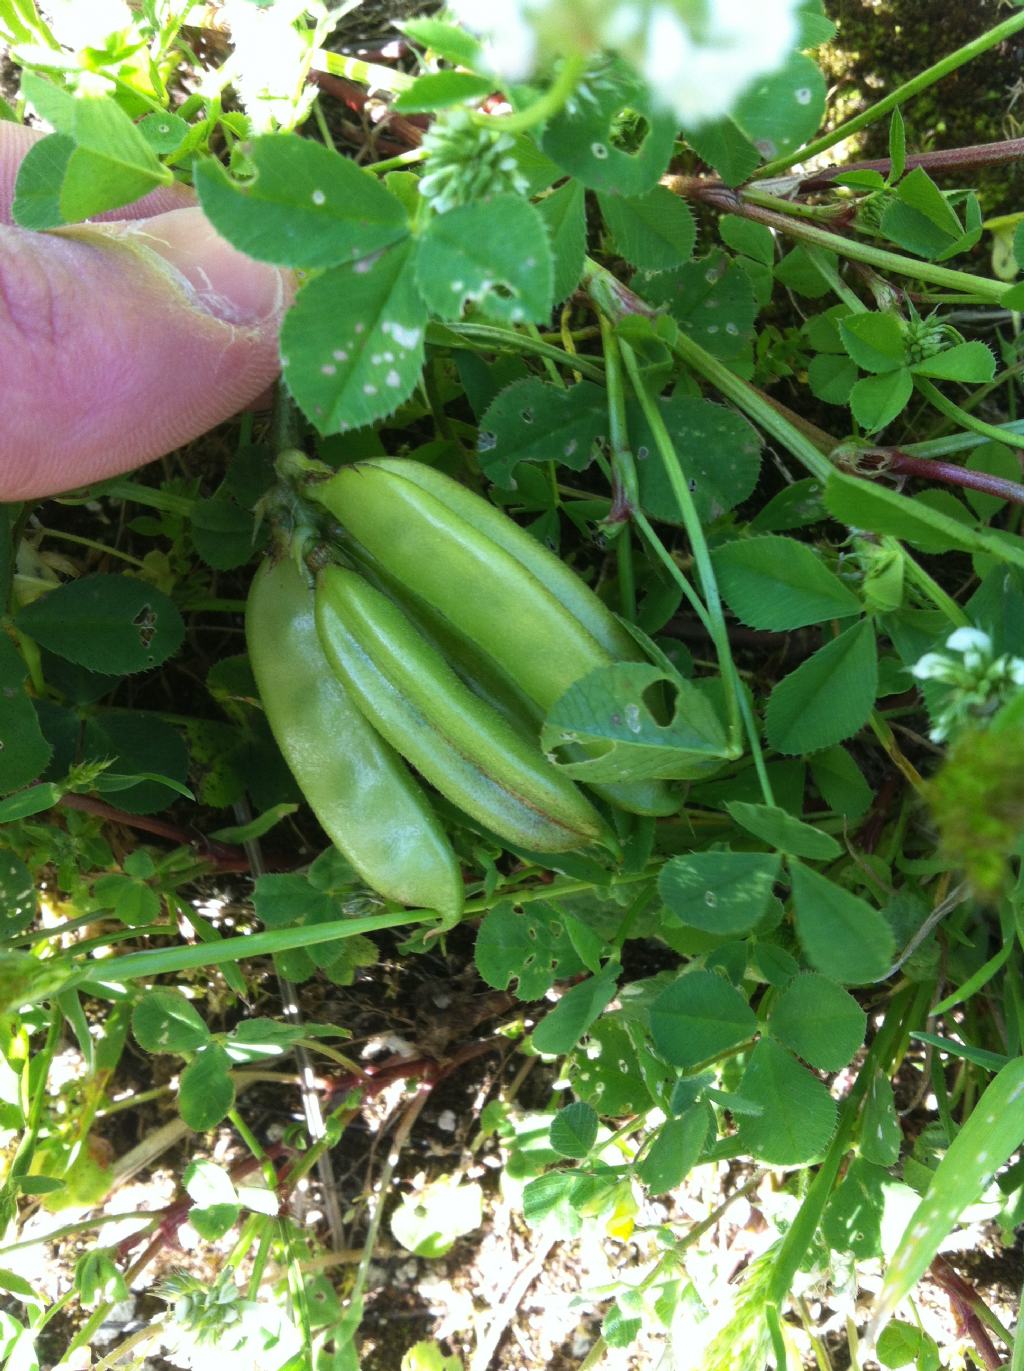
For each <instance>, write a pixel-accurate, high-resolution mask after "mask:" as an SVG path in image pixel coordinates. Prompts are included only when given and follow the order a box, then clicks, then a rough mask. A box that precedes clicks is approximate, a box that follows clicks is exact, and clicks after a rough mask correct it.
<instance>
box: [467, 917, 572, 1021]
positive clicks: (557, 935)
mask: <svg viewBox="0 0 1024 1371" xmlns="http://www.w3.org/2000/svg"><path fill="white" fill-rule="evenodd" d="M474 956H475V959H476V968H477V970H478V971H479V972H480V975H481V977H482V978H483V979H484V980H485V981H486V982H487V984H488V985H490V986H493V987H494V988H495V990H506V989H507V988H508V986H509V985H510V984H511V982H512V981H513V980H514V981H515V982H516V995H517V996H518V997H519V999H521V1000H539V999H540V998H541V996H542V995H545V994H547V992H548V991H549V990H550V989H551V987H552V986H553V985H554V983H555V981H558V980H565V979H566V977H568V976H574V975H575V974H576V973H577V972H578V971H581V970H582V968H583V963H582V962H581V961H580V959H579V957H578V956H577V955H576V952H575V950H574V949H573V945H572V942H571V941H570V938H569V935H568V933H567V932H566V931H565V928H564V926H563V923H562V918H561V915H560V913H559V912H558V910H556V909H554V908H553V907H552V906H551V905H549V904H546V903H544V901H542V900H531V901H530V903H529V904H527V905H524V906H523V908H522V909H517V908H516V906H515V904H514V903H513V902H512V901H511V900H503V901H502V902H501V903H500V904H496V905H495V906H494V908H493V909H491V910H488V912H487V913H486V914H485V915H484V918H483V922H482V923H481V924H480V929H479V932H478V933H477V935H476V949H475V952H474Z"/></svg>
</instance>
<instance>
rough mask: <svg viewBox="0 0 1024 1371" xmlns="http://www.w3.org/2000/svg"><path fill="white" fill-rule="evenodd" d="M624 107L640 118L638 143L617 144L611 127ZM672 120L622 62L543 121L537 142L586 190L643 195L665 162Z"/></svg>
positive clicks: (669, 150)
mask: <svg viewBox="0 0 1024 1371" xmlns="http://www.w3.org/2000/svg"><path fill="white" fill-rule="evenodd" d="M623 110H633V111H635V112H636V113H637V114H640V115H642V116H643V118H644V120H645V125H644V132H643V134H642V139H641V142H640V145H639V147H630V148H629V150H627V149H626V148H623V147H620V146H618V145H617V143H616V138H615V134H614V130H615V128H616V125H617V123H618V117H619V115H620V113H621V112H622V111H623ZM675 134H676V127H675V119H674V118H673V116H672V115H671V114H668V113H666V112H665V111H664V110H661V109H659V108H657V107H656V106H655V105H654V103H653V102H652V99H651V96H650V95H649V93H648V92H647V90H646V89H645V87H644V86H643V84H642V82H641V81H640V80H639V78H637V77H635V76H633V75H632V74H631V73H630V71H629V69H628V68H627V67H626V66H625V65H624V64H623V63H616V64H615V65H614V66H612V67H610V68H609V69H607V70H606V71H605V72H603V73H602V76H601V80H600V82H594V83H593V84H592V85H591V86H590V88H589V95H588V98H587V99H586V100H576V101H574V102H573V104H572V107H571V108H570V107H568V106H567V107H566V108H565V109H564V110H563V111H562V112H561V113H560V114H557V115H556V116H555V117H554V118H553V119H552V120H551V121H550V122H549V123H548V125H547V127H546V128H545V130H544V133H543V135H542V138H541V147H542V149H543V150H544V152H545V153H546V154H547V155H548V156H549V157H551V158H552V159H553V160H554V161H555V162H557V163H558V165H559V166H560V167H561V168H562V170H563V171H566V172H568V174H569V175H570V176H573V177H575V178H576V179H577V180H578V181H580V182H582V184H583V185H584V186H586V187H587V189H588V190H605V191H611V192H614V193H616V194H618V195H642V194H643V193H644V192H645V191H647V190H650V189H651V187H652V186H654V185H655V184H656V183H657V181H658V179H659V177H660V176H661V175H662V174H663V172H664V171H665V168H666V167H667V166H668V161H669V158H670V157H671V155H672V145H673V143H674V141H675Z"/></svg>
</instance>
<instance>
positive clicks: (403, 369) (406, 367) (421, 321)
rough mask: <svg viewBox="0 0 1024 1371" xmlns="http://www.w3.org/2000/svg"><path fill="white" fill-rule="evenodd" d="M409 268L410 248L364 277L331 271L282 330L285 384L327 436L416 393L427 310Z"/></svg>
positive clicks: (307, 291)
mask: <svg viewBox="0 0 1024 1371" xmlns="http://www.w3.org/2000/svg"><path fill="white" fill-rule="evenodd" d="M356 265H357V266H359V267H364V266H365V264H364V263H358V264H356ZM410 268H411V258H410V249H409V247H408V246H407V245H405V244H402V245H400V246H398V247H395V248H392V249H391V250H390V251H388V252H385V253H383V254H382V255H381V256H380V257H377V258H375V259H372V260H371V261H370V264H369V265H368V266H366V269H364V270H357V269H356V266H344V267H334V268H333V269H332V270H330V271H325V272H324V273H323V275H322V276H317V277H314V278H313V279H312V280H311V281H309V282H307V284H306V285H305V286H304V287H303V288H302V290H301V291H300V292H299V296H298V299H297V300H296V302H295V304H294V305H293V306H292V308H291V309H290V310H289V312H288V314H287V316H286V318H285V321H284V326H283V328H282V330H281V353H282V361H283V365H284V375H285V380H286V381H287V383H288V388H289V390H290V391H291V393H292V394H293V395H294V396H295V398H296V400H297V401H298V402H299V404H300V405H301V406H302V408H303V409H304V410H305V412H306V414H307V415H308V416H309V418H310V419H311V420H312V421H313V423H314V424H315V425H316V427H317V428H318V429H320V431H321V432H322V433H345V432H347V431H348V430H349V429H352V428H361V427H362V426H363V425H364V424H370V423H373V421H374V420H375V419H383V418H386V417H387V415H389V414H391V413H393V411H394V410H395V409H397V408H398V406H399V405H400V404H401V403H402V401H403V400H405V399H407V398H408V397H409V395H410V394H411V393H412V391H413V389H414V388H415V385H416V382H417V381H418V380H419V375H420V371H421V369H422V367H423V355H424V341H423V334H424V329H425V327H426V322H427V307H426V305H425V304H424V302H423V299H422V298H421V296H420V294H419V291H418V290H417V289H416V286H415V283H414V282H413V280H412V271H411V269H410Z"/></svg>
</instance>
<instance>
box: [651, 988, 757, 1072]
mask: <svg viewBox="0 0 1024 1371" xmlns="http://www.w3.org/2000/svg"><path fill="white" fill-rule="evenodd" d="M650 1021H651V1036H652V1038H653V1039H654V1045H655V1047H656V1048H657V1049H658V1051H659V1052H660V1053H661V1055H662V1056H663V1057H664V1058H665V1060H666V1061H668V1062H671V1063H672V1065H673V1066H682V1067H686V1068H690V1067H694V1066H696V1065H697V1064H698V1062H702V1061H707V1060H708V1059H709V1058H711V1057H715V1056H717V1055H718V1054H719V1053H720V1052H725V1051H727V1050H728V1049H729V1048H730V1047H736V1046H738V1045H739V1044H740V1043H742V1042H744V1041H746V1039H747V1038H749V1037H751V1036H752V1035H753V1032H754V1029H755V1027H756V1025H757V1020H756V1018H755V1016H754V1011H753V1010H752V1009H751V1008H750V1006H749V1005H748V1004H747V1002H746V1000H745V999H744V998H743V996H742V995H741V994H740V993H739V991H738V990H736V989H734V988H733V986H731V985H730V984H729V982H728V981H727V980H725V979H724V977H722V976H719V975H717V974H716V973H715V972H713V971H701V970H698V971H689V972H686V973H685V974H684V975H682V976H679V977H678V978H677V979H676V980H675V981H673V982H672V984H671V985H669V986H667V987H666V988H665V989H664V990H663V991H662V992H661V994H660V995H659V996H658V998H657V999H656V1000H655V1001H654V1002H653V1003H652V1005H651V1009H650Z"/></svg>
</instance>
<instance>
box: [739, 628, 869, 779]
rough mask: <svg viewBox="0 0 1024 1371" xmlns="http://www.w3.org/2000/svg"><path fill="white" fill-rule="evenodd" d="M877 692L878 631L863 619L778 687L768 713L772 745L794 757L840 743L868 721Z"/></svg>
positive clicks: (766, 713) (817, 653)
mask: <svg viewBox="0 0 1024 1371" xmlns="http://www.w3.org/2000/svg"><path fill="white" fill-rule="evenodd" d="M877 690H878V648H877V646H876V643H875V630H874V628H873V627H872V625H871V623H870V622H869V621H868V620H867V619H862V620H861V621H860V622H859V623H856V624H854V625H853V626H852V627H851V628H848V629H846V631H845V632H844V633H840V635H839V637H838V638H833V639H832V640H831V642H828V643H826V644H825V646H824V647H820V648H819V649H818V651H817V652H815V654H814V655H813V656H812V657H808V659H807V661H806V662H802V663H801V664H800V666H798V667H797V669H796V670H795V671H791V672H790V673H789V675H788V676H785V677H783V679H782V680H781V681H780V682H779V683H778V685H777V686H776V687H775V689H774V690H773V691H772V693H771V695H770V697H769V699H768V707H767V709H766V710H765V719H764V722H765V734H766V736H767V738H768V741H769V743H770V744H771V745H772V747H774V748H778V750H779V751H780V752H787V753H789V754H791V755H797V754H800V753H805V752H817V751H819V750H820V749H822V748H826V747H832V746H833V744H834V743H841V742H842V741H843V739H844V738H849V737H850V736H851V734H853V733H856V732H857V730H858V729H859V728H861V727H862V726H863V725H864V724H865V723H866V722H867V719H868V716H869V714H870V713H871V710H872V708H873V707H874V703H875V695H876V694H877Z"/></svg>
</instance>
